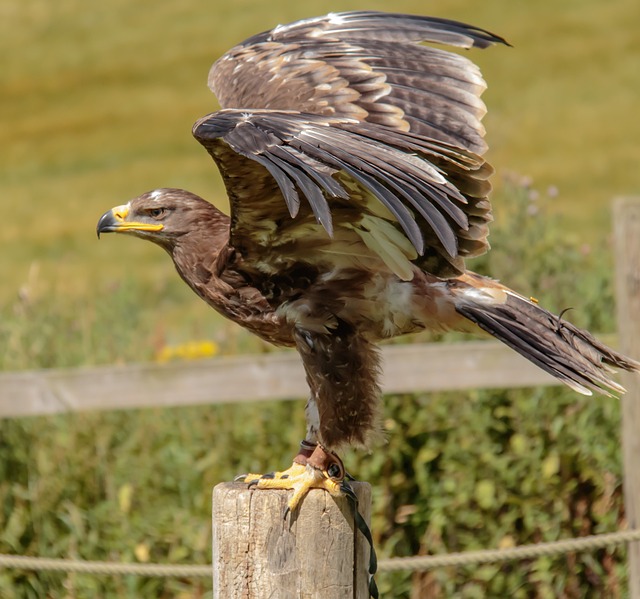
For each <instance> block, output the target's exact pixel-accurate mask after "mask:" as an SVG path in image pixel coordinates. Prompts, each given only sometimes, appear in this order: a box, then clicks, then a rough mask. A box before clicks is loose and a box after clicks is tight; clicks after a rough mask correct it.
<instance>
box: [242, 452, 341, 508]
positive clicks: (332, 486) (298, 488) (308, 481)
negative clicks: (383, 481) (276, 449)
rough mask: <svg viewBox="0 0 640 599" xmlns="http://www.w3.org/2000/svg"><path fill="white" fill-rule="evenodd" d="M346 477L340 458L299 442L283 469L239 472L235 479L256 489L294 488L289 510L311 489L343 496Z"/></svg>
mask: <svg viewBox="0 0 640 599" xmlns="http://www.w3.org/2000/svg"><path fill="white" fill-rule="evenodd" d="M344 478H345V469H344V465H343V464H342V460H341V459H340V458H339V457H338V456H337V455H336V454H335V453H333V452H332V451H329V450H327V449H325V448H324V447H323V446H322V445H320V444H312V443H309V442H308V441H302V443H301V444H300V451H299V452H298V455H296V457H295V458H294V460H293V464H292V465H291V467H290V468H288V469H287V470H284V471H282V472H270V473H268V474H242V475H240V476H239V477H237V478H236V480H239V481H242V482H245V483H248V484H249V486H251V487H254V488H256V489H293V495H292V496H291V497H290V498H289V502H288V510H289V511H293V510H295V508H296V507H297V506H298V505H299V503H300V501H301V500H302V498H303V497H304V496H305V495H306V494H307V493H308V492H309V490H310V489H324V490H325V491H328V492H329V493H330V494H331V495H333V496H336V497H337V496H340V495H342V494H343V493H342V491H341V490H340V486H341V483H342V481H343V480H344Z"/></svg>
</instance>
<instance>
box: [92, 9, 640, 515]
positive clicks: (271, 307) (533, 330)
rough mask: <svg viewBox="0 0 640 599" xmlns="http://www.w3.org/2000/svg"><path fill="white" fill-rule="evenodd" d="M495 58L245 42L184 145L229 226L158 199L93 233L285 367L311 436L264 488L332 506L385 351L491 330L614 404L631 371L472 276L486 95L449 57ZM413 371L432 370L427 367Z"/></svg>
mask: <svg viewBox="0 0 640 599" xmlns="http://www.w3.org/2000/svg"><path fill="white" fill-rule="evenodd" d="M496 44H506V45H508V44H507V42H506V41H505V40H504V39H503V38H501V37H499V36H497V35H495V34H493V33H490V32H489V31H486V30H484V29H480V28H478V27H474V26H471V25H467V24H464V23H460V22H456V21H452V20H447V19H441V18H433V17H425V16H413V15H406V14H397V13H382V12H373V11H356V12H342V13H331V14H328V15H326V16H322V17H318V18H311V19H305V20H301V21H297V22H294V23H291V24H289V25H279V26H277V27H275V28H274V29H273V30H271V31H266V32H264V33H260V34H258V35H255V36H253V37H250V38H249V39H247V40H246V41H244V42H242V43H241V44H239V45H237V46H236V47H234V48H232V49H231V50H230V51H229V52H227V53H226V54H224V55H223V56H222V57H221V58H220V59H219V60H218V61H217V62H215V63H214V65H213V67H212V68H211V71H210V73H209V80H208V83H209V87H210V89H211V90H212V91H213V92H214V94H215V95H216V96H217V98H218V100H219V102H220V105H221V109H220V110H219V111H217V112H214V113H212V114H209V115H207V116H205V117H203V118H201V119H199V120H198V121H197V122H196V123H195V125H194V127H193V135H194V136H195V138H196V139H197V140H198V141H199V142H200V143H201V144H202V145H203V146H204V148H205V149H206V150H207V152H208V153H209V154H210V155H211V157H212V158H213V160H214V161H215V163H216V165H217V167H218V169H219V170H220V173H221V174H222V178H223V180H224V184H225V186H226V191H227V194H228V196H229V201H230V208H231V209H230V212H231V216H230V217H229V216H226V215H225V214H223V213H222V212H221V211H220V210H218V209H217V208H216V207H214V206H213V205H212V204H211V203H209V202H207V201H205V200H204V199H202V198H200V197H198V196H197V195H195V194H193V193H190V192H188V191H185V190H182V189H171V188H159V189H155V190H153V191H149V192H147V193H143V194H142V195H140V196H138V197H136V198H135V199H132V200H131V201H129V202H127V203H126V204H123V205H120V206H117V207H115V208H113V209H111V210H109V211H108V212H106V213H105V214H104V215H103V216H102V217H101V218H100V220H99V223H98V226H97V232H98V236H99V235H100V234H101V233H108V232H117V233H126V234H128V235H134V236H136V237H139V238H141V239H146V240H148V241H151V242H153V243H155V244H157V245H159V246H160V247H162V248H163V249H164V250H166V251H167V252H168V254H169V255H170V256H171V258H172V260H173V263H174V265H175V268H176V269H177V271H178V273H179V275H180V276H181V277H182V279H183V280H184V282H185V283H186V284H187V285H188V286H189V287H190V288H191V289H192V290H193V291H194V292H195V293H196V294H197V295H198V296H200V297H201V298H202V299H203V300H204V301H205V302H207V304H209V305H210V306H211V307H212V308H214V309H215V310H217V311H218V312H219V313H221V314H223V315H224V316H225V317H227V318H229V319H230V320H232V321H234V322H236V323H238V324H239V325H240V326H243V327H244V328H246V329H248V330H249V331H251V332H252V333H254V334H256V335H258V336H259V337H260V338H262V339H264V340H266V341H268V342H269V343H272V344H274V345H277V346H292V347H295V349H296V350H297V351H298V353H299V355H300V358H301V359H302V363H303V365H304V370H305V373H306V379H307V382H308V386H309V391H310V393H309V399H308V401H307V404H306V410H305V414H306V419H307V430H306V435H305V438H304V440H303V441H302V443H301V445H300V449H299V452H298V454H297V455H296V456H295V458H294V460H293V464H292V465H291V467H289V468H287V469H286V470H284V471H281V472H271V473H266V474H247V475H241V480H244V481H245V482H247V483H249V484H251V485H254V486H255V487H257V488H260V489H261V488H283V489H292V490H293V493H292V495H291V497H290V500H289V507H290V508H291V509H293V508H295V506H296V505H297V504H298V502H299V501H300V499H301V498H302V497H304V495H305V494H306V493H307V492H308V490H309V489H311V488H322V489H325V490H327V491H328V492H330V493H332V494H334V495H338V494H340V492H341V491H340V489H341V483H342V482H343V479H344V477H345V470H344V466H343V464H342V461H341V459H340V458H339V455H338V452H340V451H341V450H344V449H345V448H346V447H348V446H364V447H368V446H370V444H371V443H372V439H374V438H375V436H376V433H378V432H379V428H380V427H379V423H378V413H379V404H380V395H381V392H380V384H379V379H380V356H379V350H378V348H377V344H378V342H380V341H382V340H385V339H390V338H393V337H396V336H398V335H405V334H408V333H413V332H416V331H422V330H425V329H428V330H435V331H445V330H461V331H476V332H482V331H485V332H487V333H489V334H490V335H493V336H494V337H495V338H497V339H499V340H500V341H502V342H503V343H505V344H506V345H508V346H509V347H511V348H512V349H513V350H515V351H516V352H518V353H520V354H521V355H523V356H524V357H525V358H527V359H529V360H531V362H533V363H534V364H536V365H537V366H539V367H540V368H542V369H544V370H546V371H547V372H548V373H550V374H552V375H553V376H555V377H556V378H558V379H559V380H560V381H562V382H563V383H565V384H567V385H568V386H569V387H571V388H572V389H574V390H575V391H577V392H579V393H582V394H586V395H591V394H592V392H594V391H596V392H599V393H603V394H612V393H622V392H624V389H623V388H622V387H621V386H620V385H619V384H617V383H616V382H615V381H614V380H613V379H612V378H611V375H612V373H613V372H614V368H622V369H625V370H639V369H640V363H638V362H636V361H633V360H631V359H629V358H627V357H625V356H623V355H621V354H620V353H618V352H616V351H614V350H613V349H611V348H609V347H607V346H605V345H604V344H602V343H601V342H599V341H598V340H596V339H595V338H594V337H593V336H592V335H591V334H590V333H588V332H587V331H584V330H581V329H579V328H577V327H575V326H574V325H572V324H571V323H569V322H567V321H566V320H564V319H562V318H561V317H559V316H557V315H554V314H552V313H550V312H549V311H547V310H545V309H544V308H543V307H542V306H540V305H539V304H538V303H537V301H535V300H533V299H529V298H527V297H526V296H523V295H520V294H519V293H516V292H515V291H513V290H511V289H509V288H508V287H506V286H504V285H503V284H501V283H499V282H498V281H496V280H493V279H490V278H488V277H485V276H481V275H479V274H475V273H473V272H471V271H470V270H467V269H466V267H465V260H466V259H467V258H471V257H474V256H478V255H481V254H483V253H484V252H486V251H487V250H488V249H489V244H488V241H487V236H488V233H489V224H490V222H491V221H492V215H491V203H490V201H489V199H488V196H489V192H490V189H491V186H490V183H489V178H490V175H491V174H492V168H491V166H490V165H489V164H488V163H487V162H486V161H485V160H484V158H483V154H484V153H485V151H486V149H487V145H486V143H485V140H484V133H485V131H484V128H483V125H482V123H481V120H482V117H483V116H484V114H485V112H486V108H485V105H484V102H483V101H482V100H481V95H482V92H483V91H484V89H485V87H486V84H485V82H484V80H483V77H482V75H481V73H480V70H479V68H478V67H477V66H476V65H475V64H474V63H472V62H471V61H470V60H468V59H467V58H466V57H464V56H462V55H461V54H460V53H456V52H452V51H449V50H446V49H444V48H443V47H446V46H453V47H456V48H462V49H471V48H479V49H484V48H488V47H489V46H493V45H496ZM425 368H429V365H428V364H425Z"/></svg>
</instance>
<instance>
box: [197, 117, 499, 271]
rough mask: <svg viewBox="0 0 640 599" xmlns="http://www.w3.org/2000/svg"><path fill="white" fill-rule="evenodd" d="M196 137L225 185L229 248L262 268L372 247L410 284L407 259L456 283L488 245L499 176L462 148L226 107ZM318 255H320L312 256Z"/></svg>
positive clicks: (346, 122)
mask: <svg viewBox="0 0 640 599" xmlns="http://www.w3.org/2000/svg"><path fill="white" fill-rule="evenodd" d="M194 135H195V136H196V138H197V139H198V140H199V141H200V142H201V143H202V144H203V145H204V146H205V147H206V148H207V150H208V151H209V153H210V154H211V155H212V156H213V158H214V159H215V160H216V162H217V163H218V166H219V168H220V171H221V173H222V175H223V178H224V180H225V183H226V186H227V191H228V193H229V198H230V200H231V211H232V220H231V241H232V244H233V246H234V247H236V248H237V249H239V250H240V251H241V252H242V255H243V258H244V260H245V261H247V260H249V261H254V262H256V263H257V262H260V263H261V264H263V270H265V271H269V269H270V268H274V270H277V269H276V267H275V265H279V267H280V268H282V267H285V266H286V264H285V262H286V261H287V259H290V260H291V261H292V262H293V261H297V260H300V259H301V258H304V259H305V260H306V261H312V260H314V259H315V260H319V259H320V258H319V255H322V256H324V257H326V255H327V252H331V253H333V254H334V255H336V254H342V255H343V257H344V255H349V256H351V257H354V256H356V255H359V256H360V257H361V258H366V254H367V253H370V252H373V253H374V254H376V255H377V256H378V258H379V259H381V260H382V261H383V262H384V263H385V264H387V266H389V267H390V268H391V269H392V270H394V272H396V274H398V275H399V276H401V277H402V278H404V279H410V278H412V275H411V265H410V263H409V262H410V261H414V262H415V263H416V264H418V265H419V266H421V267H422V268H424V269H425V270H427V271H429V272H432V273H434V274H438V275H440V276H453V275H454V274H459V273H460V272H461V271H462V269H463V262H462V258H463V257H465V256H471V255H476V254H477V253H479V252H481V251H483V250H484V248H485V246H486V236H487V223H488V222H489V221H490V212H489V209H490V205H489V202H488V201H487V200H486V194H487V193H488V190H489V184H488V182H487V181H486V178H487V176H488V175H489V173H490V172H491V169H490V167H489V166H488V165H486V163H484V161H483V160H482V159H480V158H479V157H478V156H477V155H475V154H472V153H470V152H467V151H466V150H462V149H460V148H454V147H451V146H445V145H443V144H440V143H435V142H433V141H431V140H429V139H424V138H422V137H420V136H416V135H412V134H411V133H405V132H403V131H395V130H393V129H387V128H384V127H380V126H377V125H371V124H368V123H361V122H358V121H355V120H352V119H343V118H327V117H322V116H316V115H310V114H299V113H295V112H280V111H258V110H256V111H251V112H246V111H239V110H222V111H220V112H218V113H214V114H213V115H210V116H207V117H204V118H203V119H201V120H200V121H199V122H198V123H196V125H195V126H194ZM454 182H455V184H454ZM328 245H331V249H329V248H328V247H327V246H328ZM314 249H315V250H319V251H321V252H324V253H322V254H318V255H315V256H313V257H312V255H311V253H310V252H312V251H313V250H314ZM365 250H366V251H365ZM363 252H364V253H363ZM354 259H355V258H354ZM269 265H271V266H269Z"/></svg>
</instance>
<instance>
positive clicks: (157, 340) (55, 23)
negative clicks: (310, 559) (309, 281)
mask: <svg viewBox="0 0 640 599" xmlns="http://www.w3.org/2000/svg"><path fill="white" fill-rule="evenodd" d="M351 9H376V10H393V11H397V12H410V13H418V14H428V15H434V16H439V17H445V18H450V19H457V20H461V21H465V22H468V23H472V24H474V25H477V26H480V27H483V28H486V29H489V30H490V31H493V32H495V33H497V34H499V35H501V36H504V37H505V38H506V39H507V40H508V41H509V42H510V43H511V44H512V45H513V48H503V47H498V48H491V49H489V50H487V51H473V52H472V53H471V54H469V57H470V58H471V59H472V60H474V61H475V62H477V63H478V64H479V65H480V66H481V67H482V70H483V73H484V76H485V79H486V80H487V82H488V85H489V88H488V90H487V92H486V93H485V95H484V97H483V98H484V100H485V102H486V103H487V106H488V109H489V112H488V114H487V116H486V118H485V121H484V123H485V126H486V128H487V140H488V143H489V146H490V151H489V154H488V158H489V160H490V162H492V164H493V165H494V166H495V168H496V175H495V177H494V180H493V181H494V186H495V193H494V196H493V200H494V207H495V208H494V210H495V214H496V226H495V227H494V229H493V231H494V233H493V234H492V238H491V239H492V245H493V247H494V250H493V252H492V253H491V254H490V255H489V256H488V257H483V258H481V259H479V260H477V261H476V262H475V263H474V264H472V265H471V266H472V267H473V268H475V269H477V270H480V271H482V272H485V273H489V274H491V275H493V276H496V277H498V278H501V279H502V280H503V281H505V282H506V283H508V284H509V285H511V286H513V287H515V288H516V289H519V290H520V291H522V292H523V293H524V294H530V295H535V296H536V297H538V298H539V299H541V300H542V301H543V302H544V303H545V305H546V306H547V307H549V308H551V309H554V310H556V311H560V310H562V309H563V308H565V307H568V306H575V307H576V310H574V311H573V312H572V314H571V319H572V320H573V321H574V322H575V323H576V324H578V325H580V326H589V327H591V328H592V329H594V330H595V331H596V332H603V333H611V332H613V331H614V321H613V315H614V303H613V302H614V300H613V297H612V290H611V269H612V256H611V248H610V208H611V201H612V199H613V198H614V197H616V196H620V195H634V194H638V193H639V192H640V169H639V168H638V165H639V164H640V144H639V143H638V140H639V139H640V119H639V118H638V117H637V109H638V98H639V96H640V68H638V65H639V64H640V62H639V60H640V36H639V35H638V23H640V4H639V3H638V2H637V0H615V1H612V2H601V1H598V0H563V1H561V2H558V1H554V0H538V1H537V2H525V1H521V0H512V1H510V2H503V1H498V0H485V1H484V2H472V1H471V0H441V1H440V2H437V3H436V2H432V3H428V2H427V3H425V2H416V1H404V0H396V1H395V2H393V3H391V2H388V1H386V2H385V1H376V0H369V1H367V2H360V1H355V0H354V1H351V2H337V1H331V2H319V1H316V0H308V1H307V2H304V3H300V2H291V1H289V0H272V1H271V2H269V3H267V2H260V1H258V0H236V1H235V2H233V3H231V2H218V1H204V0H164V1H154V2H151V1H148V0H143V1H137V2H130V1H125V0H109V1H106V2H102V3H87V2H80V1H79V0H60V1H59V2H55V3H53V2H49V1H44V0H25V1H23V2H15V1H14V0H0V55H1V56H2V69H0V203H1V204H0V205H1V206H2V216H3V218H2V225H1V226H0V256H2V258H1V259H0V277H1V279H0V280H1V284H0V368H1V369H3V370H6V371H16V370H26V369H36V368H52V367H68V366H82V365H94V364H124V363H132V362H136V361H152V360H167V359H171V360H174V359H197V358H199V357H210V356H211V355H213V354H218V355H228V354H236V353H240V352H248V351H252V352H263V351H271V350H270V348H268V347H266V346H265V345H264V344H262V342H260V341H258V340H256V339H253V338H251V337H250V336H249V335H248V334H245V333H244V332H243V331H241V330H240V329H239V328H237V327H235V326H233V325H231V324H229V323H226V322H224V321H223V320H222V319H221V318H220V317H219V316H218V315H217V314H216V313H215V312H214V311H213V310H211V309H209V308H207V307H206V306H205V305H204V303H202V302H200V301H199V300H198V299H197V298H196V297H195V296H193V295H192V294H191V292H190V291H189V290H188V289H187V287H186V286H185V285H184V284H183V283H182V282H181V281H180V280H179V278H178V277H177V276H176V274H175V272H174V271H173V267H172V265H171V263H170V261H169V260H168V258H167V256H166V255H165V254H164V253H163V252H162V251H161V250H159V249H158V248H156V247H154V246H152V245H151V244H145V243H140V242H139V241H138V240H135V239H128V238H123V237H118V238H115V237H112V236H107V237H106V238H105V239H103V240H102V241H100V242H98V241H97V239H96V237H95V226H96V222H97V220H98V218H99V216H100V215H101V214H102V213H103V212H105V211H106V210H107V209H109V208H111V207H113V206H115V205H117V204H121V203H124V202H126V201H127V200H128V199H130V198H132V197H134V196H136V195H138V194H140V193H142V192H143V191H146V190H149V189H153V188H156V187H183V188H186V189H189V190H191V191H193V192H195V193H197V194H199V195H201V196H203V197H205V198H207V199H209V200H210V201H212V202H213V203H215V204H216V205H217V206H219V207H220V208H222V209H223V210H226V209H227V206H228V204H227V200H226V197H225V194H224V190H223V188H222V184H221V180H220V177H219V175H218V173H217V169H216V168H215V165H214V164H213V162H212V161H211V159H210V158H209V157H208V155H207V154H206V152H205V151H204V150H203V148H201V147H200V146H199V144H198V143H197V142H195V140H193V139H192V137H191V133H190V130H191V126H192V124H193V122H194V121H195V120H196V119H197V118H198V117H200V116H202V115H204V114H206V113H208V112H212V111H214V110H216V108H217V103H216V100H215V98H214V97H213V96H212V95H211V93H210V92H209V91H208V89H207V87H206V77H207V72H208V69H209V67H210V66H211V64H212V62H213V61H214V60H215V59H216V58H217V57H219V56H220V55H221V54H222V53H223V52H224V51H225V50H227V49H229V48H230V47H231V46H233V45H234V44H236V43H238V42H240V41H242V40H243V39H245V38H246V37H249V36H250V35H253V34H254V33H257V32H259V31H262V30H265V29H270V28H272V27H273V26H275V25H277V24H279V23H287V22H291V21H294V20H297V19H300V18H305V17H310V16H316V15H321V14H324V13H326V12H329V11H338V10H351ZM426 339H431V338H429V337H428V336H421V337H419V340H423V341H424V340H426ZM185 348H188V349H185ZM0 392H1V390H0ZM386 410H387V411H386V413H385V425H386V428H387V430H388V443H387V444H386V445H385V446H384V447H382V448H378V450H377V451H376V452H374V453H373V454H372V455H351V456H348V457H347V461H348V466H349V468H350V470H352V471H353V472H354V474H356V476H357V477H358V478H361V479H364V480H369V481H370V482H371V483H372V484H373V485H374V489H375V497H374V499H375V505H374V532H375V535H376V541H377V544H378V546H379V551H380V553H381V554H382V555H387V556H391V555H393V556H396V555H412V554H416V553H429V552H433V553H438V552H443V551H457V550H462V549H478V548H483V547H495V546H498V545H502V546H508V545H509V544H513V543H525V542H532V541H538V540H553V539H555V538H561V537H568V536H572V535H574V534H578V533H580V534H585V533H589V532H600V531H604V530H614V529H616V528H617V527H618V526H620V525H621V523H623V521H624V520H623V519H624V514H623V508H622V501H621V483H620V456H619V450H618V442H617V439H618V426H619V411H618V410H619V406H618V404H617V402H615V401H609V400H599V399H598V400H595V401H594V400H588V399H585V398H582V397H577V396H576V395H575V394H572V393H570V392H565V391H564V390H560V389H548V390H545V391H541V390H526V391H522V390H520V391H518V390H514V391H501V392H476V393H472V394H469V393H460V394H458V395H456V394H441V395H438V396H430V397H428V398H427V397H424V396H420V395H412V396H402V397H390V398H388V399H387V401H386ZM283 423H287V424H286V425H285V424H283ZM303 428H304V421H303V414H302V404H301V403H300V404H297V403H296V404H294V403H278V402H274V403H273V404H268V405H259V406H242V407H239V406H216V407H198V408H188V409H181V410H177V409H174V410H171V409H165V410H160V409H158V410H145V411H135V412H128V413H120V412H107V413H101V414H95V413H85V414H72V415H67V416H57V417H49V418H32V419H22V420H5V421H0V552H3V553H18V554H29V555H48V556H52V557H81V558H84V559H113V560H115V561H127V560H138V561H163V562H171V563H178V562H184V563H208V560H209V559H210V534H209V516H208V511H209V498H210V489H211V486H212V485H213V484H215V483H217V482H219V481H220V480H225V479H229V478H231V477H232V476H233V475H234V474H235V473H238V472H245V471H261V470H265V468H266V469H272V468H273V467H275V466H284V465H286V464H287V463H288V462H289V460H290V457H291V455H292V451H294V450H295V447H296V446H297V442H298V439H299V437H300V435H301V434H302V431H303ZM400 433H401V434H400ZM262 445H268V446H269V447H270V448H271V449H270V452H263V451H256V450H255V448H256V447H260V446H262ZM541 464H546V465H547V466H546V470H545V469H543V470H542V471H541ZM541 472H542V474H541ZM625 584H626V583H625V577H624V551H623V550H622V549H618V550H615V551H613V550H611V551H605V550H603V551H601V552H599V553H593V554H589V555H572V556H569V557H561V558H558V559H546V560H535V561H533V562H529V563H528V564H524V565H522V564H514V565H512V566H504V567H498V566H496V567H493V566H491V567H490V566H485V567H483V568H480V569H469V570H464V569H463V570H451V571H449V570H442V571H436V572H433V573H430V574H428V575H421V576H411V575H410V574H394V575H386V576H382V577H381V579H380V586H381V588H382V590H383V596H388V597H413V598H415V597H453V596H456V597H501V596H505V595H506V594H507V593H508V594H510V595H513V596H514V597H591V596H593V597H601V596H607V597H609V596H610V597H622V596H624V592H625V591H624V589H625ZM0 588H2V589H3V597H4V596H7V597H205V596H207V595H208V593H209V589H210V586H209V581H190V580H171V579H169V580H161V579H160V580H153V579H135V578H130V579H129V578H124V579H118V578H114V579H107V578H92V577H88V576H81V575H70V576H68V575H63V574H53V573H50V574H33V573H25V572H20V571H10V570H7V571H0ZM5 589H6V591H5ZM5 592H6V595H5V594H4V593H5Z"/></svg>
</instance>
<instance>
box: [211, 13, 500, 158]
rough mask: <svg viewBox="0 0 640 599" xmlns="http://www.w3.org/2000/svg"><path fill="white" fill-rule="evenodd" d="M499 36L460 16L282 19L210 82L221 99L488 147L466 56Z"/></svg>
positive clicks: (230, 104)
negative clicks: (465, 52)
mask: <svg viewBox="0 0 640 599" xmlns="http://www.w3.org/2000/svg"><path fill="white" fill-rule="evenodd" d="M420 42H434V43H437V44H445V45H450V46H457V47H459V48H471V47H478V48H486V47H487V46H489V45H491V44H494V43H498V42H500V43H506V42H505V41H504V40H503V39H502V38H500V37H498V36H496V35H493V34H492V33H489V32H488V31H484V30H482V29H478V28H476V27H472V26H470V25H465V24H464V23H458V22H455V21H449V20H445V19H436V18H432V17H420V16H411V15H402V14H393V13H379V12H373V11H359V12H348V13H337V14H329V15H327V16H324V17H319V18H315V19H306V20H303V21H298V22H296V23H292V24H290V25H285V26H278V27H276V28H275V29H273V30H272V31H268V32H265V33H261V34H258V35H256V36H253V37H251V38H249V39H248V40H246V41H245V42H243V43H242V44H240V45H238V46H236V47H235V48H233V49H231V50H230V51H229V52H227V53H226V54H225V55H224V56H222V57H221V58H220V59H219V60H218V61H216V63H215V64H214V65H213V67H212V68H211V71H210V73H209V87H210V88H211V90H212V91H213V93H214V94H215V95H216V96H217V98H218V100H219V101H220V105H221V106H222V107H223V108H251V109H255V108H261V109H265V108H266V109H276V110H295V111H298V112H305V113H311V114H320V115H324V116H341V117H349V118H355V119H356V120H359V121H366V122H369V123H377V124H382V125H386V126H388V127H392V128H394V129H400V130H403V131H409V130H411V132H412V133H415V134H417V135H421V136H424V137H429V138H431V139H435V140H440V141H443V142H446V143H450V144H454V145H456V146H460V147H463V148H465V149H467V150H470V151H472V152H475V153H478V154H482V153H483V152H484V151H485V149H486V144H485V142H484V140H483V135H484V128H483V126H482V124H481V123H480V120H481V119H482V117H483V116H484V114H485V112H486V108H485V105H484V103H483V102H482V100H481V99H480V95H481V94H482V92H483V91H484V89H485V88H486V84H485V82H484V80H483V78H482V75H481V73H480V70H479V69H478V67H477V66H476V65H474V64H473V63H472V62H470V61H469V60H468V59H466V58H465V57H463V56H460V55H458V54H453V53H451V52H446V51H444V50H441V49H438V48H434V47H430V46H424V45H420Z"/></svg>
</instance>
